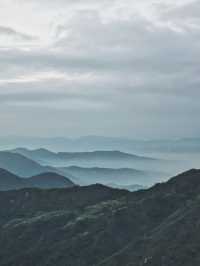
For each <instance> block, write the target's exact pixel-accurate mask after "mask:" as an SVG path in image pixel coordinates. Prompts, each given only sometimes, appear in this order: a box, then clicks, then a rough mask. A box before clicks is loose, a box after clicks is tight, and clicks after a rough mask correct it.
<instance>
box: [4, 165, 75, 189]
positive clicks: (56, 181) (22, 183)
mask: <svg viewBox="0 0 200 266" xmlns="http://www.w3.org/2000/svg"><path fill="white" fill-rule="evenodd" d="M72 186H74V184H73V182H72V181H71V180H69V179H68V178H66V177H64V176H61V175H58V174H56V173H51V172H49V173H43V174H40V175H37V176H33V177H30V178H21V177H19V176H16V175H14V174H12V173H10V172H8V171H7V170H4V169H1V168H0V191H7V190H17V189H22V188H31V187H35V188H43V189H50V188H67V187H72Z"/></svg>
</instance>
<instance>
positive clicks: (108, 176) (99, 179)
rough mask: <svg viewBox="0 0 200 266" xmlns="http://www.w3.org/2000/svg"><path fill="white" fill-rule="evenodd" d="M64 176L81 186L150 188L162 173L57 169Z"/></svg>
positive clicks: (72, 167)
mask: <svg viewBox="0 0 200 266" xmlns="http://www.w3.org/2000/svg"><path fill="white" fill-rule="evenodd" d="M58 169H59V171H60V172H61V173H63V174H66V175H71V176H73V177H74V179H72V180H74V181H75V182H76V183H78V184H81V185H90V184H95V183H100V184H104V185H108V184H112V183H113V184H117V185H118V186H125V185H129V186H130V185H133V184H140V185H143V186H150V185H152V184H154V183H156V182H158V181H160V180H161V178H162V177H164V176H162V175H163V173H159V172H150V171H141V170H135V169H132V168H119V169H112V168H100V167H91V168H84V167H78V166H69V167H61V168H58Z"/></svg>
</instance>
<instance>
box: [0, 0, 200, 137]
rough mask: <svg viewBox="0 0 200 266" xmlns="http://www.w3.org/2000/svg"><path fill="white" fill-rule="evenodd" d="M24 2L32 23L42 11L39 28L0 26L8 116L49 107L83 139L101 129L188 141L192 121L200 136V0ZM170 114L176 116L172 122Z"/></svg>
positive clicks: (0, 72)
mask: <svg viewBox="0 0 200 266" xmlns="http://www.w3.org/2000/svg"><path fill="white" fill-rule="evenodd" d="M17 2H19V0H18V1H17ZM9 3H10V4H9V7H10V8H11V3H12V1H11V0H9ZM20 3H21V7H22V9H21V10H22V11H21V12H22V14H25V16H28V15H29V12H30V10H33V11H32V13H30V16H31V18H33V19H31V21H30V23H29V22H27V25H23V23H22V21H21V20H19V18H18V17H16V18H13V21H16V28H17V29H20V30H19V31H18V30H14V29H13V27H10V25H11V24H12V23H11V20H10V22H9V23H8V21H6V18H4V23H2V21H1V19H2V18H0V23H1V24H2V25H7V24H8V26H6V27H0V40H1V35H4V36H7V37H8V38H7V39H6V38H4V39H3V40H2V48H0V59H1V60H0V102H1V107H0V111H1V112H4V113H6V112H8V113H10V114H11V113H12V112H16V115H15V116H17V114H18V115H19V117H20V116H21V115H22V110H23V111H25V112H26V111H31V114H32V116H33V117H34V118H36V117H37V116H38V112H39V110H40V112H41V116H42V117H44V116H45V115H47V113H46V111H45V108H47V109H48V110H49V113H50V114H51V116H52V117H54V120H53V122H55V123H56V125H57V127H58V128H59V130H61V128H62V122H60V124H59V121H58V120H59V119H58V117H59V116H60V118H61V120H64V119H65V116H67V117H68V118H69V117H71V119H72V120H73V119H74V120H76V126H74V124H73V123H69V126H66V127H65V130H68V129H70V126H72V129H70V130H71V132H75V131H76V130H78V131H79V132H80V134H84V133H85V127H87V128H88V132H87V134H90V133H96V132H97V133H98V129H99V128H100V127H101V128H102V129H104V131H105V133H106V132H107V133H108V134H115V135H116V134H118V133H119V135H120V134H122V135H123V134H124V135H130V136H131V135H132V134H133V133H134V132H135V133H134V134H136V135H137V134H140V135H143V136H145V134H146V135H148V134H150V135H151V136H152V135H153V134H157V136H159V134H162V135H163V136H165V135H167V134H171V135H173V136H174V135H177V136H178V135H179V134H182V135H183V134H184V125H188V126H191V125H192V124H193V133H194V135H195V134H197V132H199V129H200V128H199V127H198V126H197V124H196V114H197V113H198V112H199V111H200V110H199V107H198V101H197V100H196V99H198V97H199V96H200V90H199V86H200V79H199V75H198V71H199V63H200V62H199V50H200V49H199V41H200V34H199V33H200V28H199V17H198V14H199V15H200V13H199V4H198V2H197V1H176V3H175V2H174V1H169V0H168V1H166V2H165V3H164V4H163V2H161V1H149V2H148V3H147V2H146V1H141V2H140V3H138V1H137V2H136V1H125V2H123V3H122V2H121V1H117V0H116V1H112V3H111V1H106V0H105V1H102V2H99V1H86V2H85V1H84V4H83V2H82V1H62V0H58V1H52V2H51V1H50V2H48V3H47V1H46V0H43V1H40V2H39V1H29V2H28V3H27V2H26V3H25V1H24V0H20ZM7 5H8V4H7ZM39 7H40V9H39ZM55 7H57V8H55ZM0 13H1V11H0ZM42 14H43V16H42ZM46 18H47V19H46ZM6 23H7V24H6ZM38 25H39V26H40V25H41V27H39V26H38ZM21 32H23V33H21ZM30 32H31V33H33V35H35V34H36V35H37V36H38V38H37V40H34V39H32V37H31V36H32V34H30ZM9 38H12V39H10V40H8V39H9ZM17 39H18V40H19V42H18V45H17V46H16V47H15V41H13V40H17ZM53 112H55V115H53ZM90 112H92V114H90ZM99 112H100V113H101V115H100V114H99ZM107 113H109V114H107ZM36 114H37V115H36ZM168 114H170V115H172V116H173V117H172V119H171V120H170V119H169V121H167V122H166V120H167V115H168ZM23 117H24V115H23ZM105 117H106V118H107V119H109V120H110V121H113V128H111V127H110V126H109V125H108V124H109V123H108V122H107V121H103V120H104V119H105ZM184 117H185V123H184ZM16 119H17V118H16ZM38 119H39V118H38ZM25 120H26V121H27V123H28V118H26V119H25ZM133 121H134V122H133ZM175 121H176V122H175ZM164 122H166V124H165V125H164ZM99 123H100V125H99ZM120 123H121V124H123V130H122V128H121V126H120ZM176 124H177V125H180V127H179V128H175V125H176ZM77 125H78V126H77ZM170 125H171V128H172V132H171V133H170V132H168V128H169V127H170ZM73 126H74V129H73ZM147 126H148V127H151V126H152V127H153V128H154V130H153V129H151V130H150V129H149V130H147V129H146V127H147ZM48 127H49V128H50V127H51V125H50V124H49V123H48V124H47V128H48ZM136 127H137V129H136ZM92 128H94V130H93V129H92ZM73 130H74V131H73ZM165 130H166V132H165ZM91 131H92V132H91ZM94 131H95V132H94ZM121 131H122V132H121ZM156 131H158V132H156ZM116 132H117V133H116ZM145 132H146V133H145ZM190 133H191V132H189V131H188V134H190Z"/></svg>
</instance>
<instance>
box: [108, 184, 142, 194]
mask: <svg viewBox="0 0 200 266" xmlns="http://www.w3.org/2000/svg"><path fill="white" fill-rule="evenodd" d="M107 186H109V187H111V188H117V189H125V190H128V191H131V192H134V191H138V190H144V189H147V187H146V186H142V185H118V184H115V183H110V184H107Z"/></svg>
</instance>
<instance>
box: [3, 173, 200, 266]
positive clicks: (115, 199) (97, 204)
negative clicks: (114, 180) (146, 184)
mask: <svg viewBox="0 0 200 266" xmlns="http://www.w3.org/2000/svg"><path fill="white" fill-rule="evenodd" d="M199 195H200V170H195V169H192V170H190V171H187V172H185V173H183V174H180V175H178V176H176V177H174V178H172V179H170V180H169V181H168V182H166V183H162V184H157V185H155V186H153V187H152V188H150V189H147V190H142V191H138V192H133V193H131V192H128V191H126V190H118V189H111V188H108V187H105V186H102V185H92V186H89V187H72V188H69V189H61V190H59V189H53V190H38V189H23V190H18V191H9V192H0V246H1V249H0V265H3V266H11V265H20V266H35V265H37V266H44V265H48V266H54V265H56V266H64V265H68V266H89V265H90V266H91V265H93V266H122V265H123V266H130V265H131V266H140V265H141V266H146V265H147V266H161V265H162V266H197V265H199V261H200V248H199V243H200V223H199V221H200V197H199Z"/></svg>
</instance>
